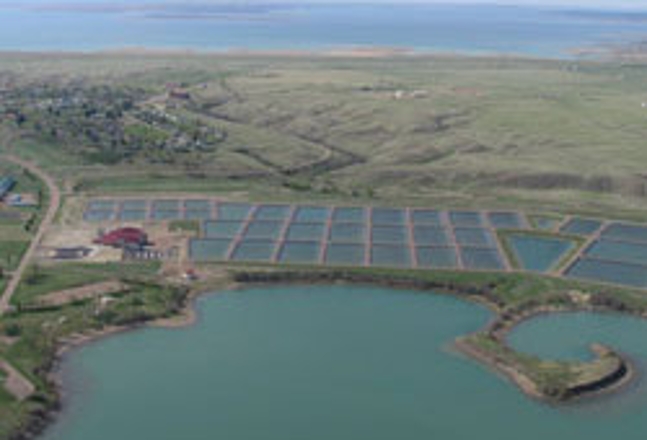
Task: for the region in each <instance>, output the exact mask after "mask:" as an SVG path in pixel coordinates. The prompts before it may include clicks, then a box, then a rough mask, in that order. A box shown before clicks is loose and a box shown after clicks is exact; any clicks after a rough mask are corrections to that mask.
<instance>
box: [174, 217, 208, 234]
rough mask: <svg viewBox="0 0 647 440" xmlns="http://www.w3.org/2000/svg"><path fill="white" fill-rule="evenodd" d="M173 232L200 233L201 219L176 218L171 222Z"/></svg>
mask: <svg viewBox="0 0 647 440" xmlns="http://www.w3.org/2000/svg"><path fill="white" fill-rule="evenodd" d="M168 228H169V231H171V232H191V233H194V234H198V233H199V232H200V228H201V227H200V221H198V220H175V221H172V222H171V223H169V227H168Z"/></svg>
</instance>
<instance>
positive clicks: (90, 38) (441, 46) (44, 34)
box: [0, 2, 647, 57]
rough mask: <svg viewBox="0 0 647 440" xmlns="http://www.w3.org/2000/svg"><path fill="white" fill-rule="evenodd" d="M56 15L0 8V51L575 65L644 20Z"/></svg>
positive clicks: (354, 11) (161, 11) (252, 11)
mask: <svg viewBox="0 0 647 440" xmlns="http://www.w3.org/2000/svg"><path fill="white" fill-rule="evenodd" d="M79 4H81V5H82V3H81V2H76V6H74V3H73V2H71V3H68V4H67V5H65V4H61V5H58V6H56V7H43V6H42V5H41V6H40V7H34V6H31V7H27V6H20V3H19V2H17V5H14V6H7V5H5V6H2V5H1V4H0V50H25V51H43V50H68V51H79V50H80V51H92V50H105V49H120V48H132V47H147V48H157V49H160V48H166V49H180V48H181V49H196V50H232V49H248V50H325V49H337V48H344V47H358V46H379V47H398V48H407V49H412V50H417V51H431V52H460V53H488V54H489V53H504V54H522V55H530V56H541V57H570V56H571V51H572V50H573V49H579V48H585V47H596V46H600V45H609V44H611V45H613V44H623V43H629V42H639V41H643V40H644V39H646V38H647V26H646V24H647V15H646V14H642V13H626V12H611V11H604V12H602V11H572V10H555V9H544V8H530V7H502V6H448V5H444V6H443V5H407V6H393V5H352V6H350V5H334V6H331V5H328V6H323V5H318V6H295V5H290V4H287V5H277V6H262V7H258V6H256V7H254V6H247V7H245V6H213V5H212V6H199V5H193V6H178V5H176V6H164V7H159V6H158V7H141V6H140V7H134V6H127V3H117V4H112V5H111V4H110V3H109V2H106V3H104V4H103V6H85V7H83V6H78V5H79Z"/></svg>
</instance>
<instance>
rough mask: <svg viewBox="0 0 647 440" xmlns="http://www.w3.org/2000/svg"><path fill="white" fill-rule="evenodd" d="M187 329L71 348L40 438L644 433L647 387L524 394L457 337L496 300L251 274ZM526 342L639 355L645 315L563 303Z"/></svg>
mask: <svg viewBox="0 0 647 440" xmlns="http://www.w3.org/2000/svg"><path fill="white" fill-rule="evenodd" d="M198 310H199V315H200V319H199V321H198V323H197V324H196V325H195V326H192V327H190V328H185V329H145V330H140V331H136V332H133V333H129V334H125V335H119V336H115V337H112V338H109V339H107V340H104V341H101V342H98V343H96V344H93V345H90V346H86V347H84V348H83V349H81V350H78V351H76V352H74V353H72V355H71V356H70V357H68V359H67V360H66V362H64V377H65V380H64V384H65V388H66V389H67V391H68V401H67V404H66V406H65V408H66V409H65V411H64V414H63V415H62V417H61V419H60V421H59V423H58V424H56V425H55V426H54V427H53V429H52V430H51V431H50V432H49V433H47V434H46V435H45V436H44V437H43V439H42V440H116V439H119V440H142V439H155V440H178V439H188V440H213V439H226V440H287V439H308V440H330V439H336V440H358V439H372V440H393V439H399V440H420V439H442V440H465V439H484V440H490V439H497V440H519V439H524V440H546V439H569V440H608V439H610V438H617V437H618V436H620V437H619V438H622V439H623V440H643V439H644V438H645V433H646V432H647V392H645V390H644V386H638V387H635V388H634V389H633V390H632V391H630V392H627V393H623V394H622V395H618V396H612V397H608V398H605V399H604V402H602V401H600V402H596V403H595V404H593V403H592V404H587V405H585V406H584V407H577V408H575V407H569V408H555V407H551V406H548V405H544V404H541V403H538V402H536V401H533V400H531V399H529V398H527V397H526V396H524V395H523V394H522V393H521V392H519V391H518V390H517V389H516V388H515V387H514V386H513V385H512V384H510V383H508V382H506V381H504V380H502V379H501V378H500V377H498V376H497V375H496V374H493V373H492V372H489V371H487V369H486V368H484V367H483V366H481V365H479V364H477V363H476V362H473V361H470V360H468V359H464V358H462V357H461V356H459V355H457V354H454V353H452V352H451V350H450V347H451V343H452V341H453V340H454V339H455V338H456V337H457V336H460V335H465V334H468V333H471V332H473V331H476V330H478V329H480V328H482V327H483V326H484V325H486V323H487V322H488V320H489V318H490V313H489V312H488V311H487V310H485V309H484V308H482V307H481V306H477V305H475V304H470V303H467V302H464V301H462V300H460V299H458V298H455V297H450V296H438V295H433V294H421V293H413V292H407V291H397V290H391V289H384V288H371V287H353V286H329V287H326V286H311V287H306V286H304V287H291V288H284V287H278V288H269V287H264V288H257V289H253V290H247V291H241V292H223V293H219V294H217V295H213V296H209V297H203V298H202V299H201V300H200V301H199V304H198ZM512 336H513V338H512V343H513V344H514V345H515V346H517V347H518V348H519V349H521V350H524V351H526V352H529V353H536V354H539V355H541V356H545V357H547V358H565V359H586V358H590V353H588V351H586V349H587V347H588V345H589V344H590V343H592V342H603V343H607V344H610V345H611V346H613V347H617V348H618V349H620V350H622V351H623V352H624V353H627V354H628V355H630V356H632V357H633V358H634V359H636V360H638V361H639V362H641V363H642V362H644V360H645V359H647V344H645V340H647V322H645V321H640V320H636V319H632V318H627V317H623V316H614V315H596V314H587V315H582V314H564V315H555V316H546V317H541V318H538V319H536V320H533V321H530V322H528V323H526V324H524V325H522V326H521V327H520V328H519V330H518V331H517V332H515V333H514V334H513V335H512Z"/></svg>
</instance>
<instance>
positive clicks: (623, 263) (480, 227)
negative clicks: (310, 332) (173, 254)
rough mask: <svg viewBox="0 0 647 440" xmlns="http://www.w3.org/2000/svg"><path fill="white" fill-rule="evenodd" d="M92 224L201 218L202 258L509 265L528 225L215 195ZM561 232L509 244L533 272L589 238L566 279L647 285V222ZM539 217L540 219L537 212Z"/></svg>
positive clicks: (134, 206) (149, 205)
mask: <svg viewBox="0 0 647 440" xmlns="http://www.w3.org/2000/svg"><path fill="white" fill-rule="evenodd" d="M83 215H84V219H85V220H86V221H88V222H94V223H101V222H113V221H117V222H136V221H153V222H154V221H169V220H200V221H202V225H203V227H202V233H201V237H200V238H197V239H194V240H192V241H191V243H190V255H191V257H192V258H193V259H194V260H195V261H199V262H206V261H243V262H279V263H280V262H283V263H305V264H330V265H357V266H380V267H382V266H384V267H412V268H433V269H467V270H505V269H507V268H508V266H509V263H508V262H507V261H506V257H505V255H504V253H503V252H502V251H501V246H500V244H499V242H498V239H497V237H496V233H495V231H496V230H500V229H516V230H529V229H531V228H530V226H529V222H528V220H527V219H526V217H525V216H524V215H523V214H520V213H516V212H479V211H440V210H434V209H394V208H364V207H324V206H291V205H281V204H258V205H256V204H248V203H232V202H221V201H218V200H214V199H206V198H205V199H153V200H149V199H137V200H135V199H123V200H118V199H98V200H92V201H90V202H89V203H88V204H87V206H86V209H85V211H84V214H83ZM540 220H541V224H538V225H536V228H537V229H539V230H546V231H551V232H553V231H557V232H555V234H556V235H555V236H554V237H536V236H529V235H525V236H524V235H523V234H520V235H519V234H515V235H514V236H512V237H511V238H510V241H509V243H508V244H509V245H510V246H511V248H512V250H513V252H515V254H516V257H517V260H518V261H519V262H520V264H521V267H522V268H523V269H525V270H529V271H535V272H552V271H553V270H554V269H555V265H556V264H557V263H558V262H559V261H561V259H562V258H563V257H564V256H565V255H567V254H569V252H573V251H574V250H575V249H576V248H577V243H576V242H575V241H573V240H571V239H569V238H568V237H560V236H559V235H558V234H562V235H565V236H580V237H582V239H588V240H589V241H590V244H589V246H588V247H587V248H586V249H584V250H583V251H582V253H581V255H580V256H579V258H577V259H576V260H575V262H574V263H573V264H572V265H571V266H570V267H567V268H566V269H565V270H564V272H563V275H564V276H566V277H572V278H578V279H585V280H594V281H602V282H608V283H614V284H620V285H626V286H633V287H641V288H647V226H641V225H632V224H624V223H605V222H603V221H600V220H596V219H587V218H579V217H573V218H569V219H568V220H567V221H566V222H562V221H561V220H560V219H558V218H550V217H546V218H542V219H540ZM535 222H537V219H535Z"/></svg>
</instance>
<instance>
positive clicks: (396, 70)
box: [0, 54, 647, 218]
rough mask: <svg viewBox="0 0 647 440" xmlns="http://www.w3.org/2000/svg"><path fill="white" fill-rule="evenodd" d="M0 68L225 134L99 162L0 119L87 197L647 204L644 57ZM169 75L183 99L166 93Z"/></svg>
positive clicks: (93, 58)
mask: <svg viewBox="0 0 647 440" xmlns="http://www.w3.org/2000/svg"><path fill="white" fill-rule="evenodd" d="M38 72H48V73H47V74H46V75H45V74H39V73H38ZM0 73H3V74H4V75H7V76H12V75H13V76H14V77H15V78H16V81H17V82H19V83H20V84H23V85H25V84H26V85H28V84H30V83H34V84H38V83H39V81H47V80H50V81H51V82H52V83H53V84H56V85H57V86H58V87H61V88H64V87H66V84H68V83H70V82H72V81H73V80H77V82H80V83H81V84H86V85H87V86H88V87H89V86H90V85H106V86H109V87H114V88H115V89H117V90H120V91H122V92H123V90H125V89H128V90H130V89H136V90H138V92H137V93H138V94H141V95H143V96H144V98H143V99H141V100H140V101H138V102H136V106H137V108H138V109H156V110H160V111H164V112H166V113H167V114H169V115H172V116H174V117H180V118H186V119H187V120H199V121H201V123H203V124H206V125H207V126H212V127H214V128H217V129H218V130H219V131H222V132H224V133H226V134H227V136H226V139H225V140H224V141H223V142H222V143H220V144H218V147H217V148H216V149H215V150H213V151H208V152H196V153H191V154H187V155H183V156H182V157H181V158H175V159H174V161H172V163H161V162H159V161H152V160H151V161H147V160H145V159H142V158H139V159H136V160H134V162H133V163H131V162H124V163H119V164H113V165H110V164H100V163H93V162H92V161H91V160H88V159H87V158H85V159H84V158H83V157H85V156H82V155H81V154H79V152H83V151H85V150H84V148H85V149H89V148H91V146H90V145H67V144H65V145H61V144H56V143H52V142H48V141H47V140H46V139H37V138H34V137H33V136H30V135H28V134H26V133H25V132H24V130H22V131H21V130H19V129H17V128H16V127H15V126H12V125H11V123H5V124H2V125H0V126H1V127H2V132H3V134H4V135H3V136H2V138H4V139H10V140H11V143H10V144H11V145H14V147H15V148H14V149H15V150H16V152H18V153H20V154H22V155H25V156H27V157H32V158H34V159H36V160H38V161H40V162H42V163H43V164H44V165H45V166H46V167H47V168H48V169H50V170H51V171H53V172H55V173H56V174H57V176H58V177H59V179H60V180H61V182H65V183H66V186H67V187H69V188H75V189H77V190H79V191H83V192H97V193H111V192H138V191H157V192H159V191H184V192H213V193H219V194H232V193H235V194H238V195H241V196H243V197H247V198H253V199H260V198H264V199H267V198H268V197H271V198H272V199H281V200H292V199H295V198H296V199H311V198H317V199H335V200H358V199H360V200H362V201H370V202H372V203H384V204H399V205H401V204H409V205H439V206H444V207H447V206H460V207H475V206H478V207H485V208H492V207H515V208H525V209H526V210H530V211H533V210H542V211H566V212H572V213H587V214H604V215H605V216H607V217H608V216H617V217H629V218H640V217H641V215H644V214H645V212H646V211H647V209H646V205H645V203H644V201H645V195H646V194H647V187H646V184H647V182H646V181H645V178H644V167H643V164H644V163H645V160H647V150H645V148H644V139H645V138H647V125H646V124H645V120H646V119H647V110H646V109H645V108H643V107H642V106H641V103H642V102H644V101H645V100H647V95H646V93H647V92H645V87H644V85H645V83H646V82H647V71H646V70H645V69H644V67H643V66H642V65H633V64H629V63H625V64H618V63H604V62H593V61H587V62H585V61H545V60H526V59H509V58H507V59H497V58H463V57H450V56H445V57H442V56H436V57H422V56H421V57H399V58H398V57H396V58H376V59H352V58H333V57H310V58H308V57H302V58H299V57H284V58H281V57H263V56H247V57H243V56H238V57H236V56H224V55H223V56H207V55H204V56H200V55H191V56H189V55H187V56H181V55H174V56H172V55H161V54H157V55H154V54H148V55H137V56H134V55H118V54H112V55H68V56H65V57H64V58H62V59H57V60H53V59H51V58H49V57H37V56H29V55H8V56H6V57H5V56H3V57H2V60H0ZM19 75H20V76H19ZM52 78H55V80H54V79H52ZM170 81H176V82H178V83H180V84H182V85H183V86H184V88H185V89H186V90H188V91H189V92H190V94H191V100H188V101H182V102H169V101H168V100H166V99H165V85H166V84H167V83H168V82H170ZM138 96H139V95H138ZM7 145H9V143H8V142H4V148H7ZM171 159H173V158H171Z"/></svg>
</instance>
